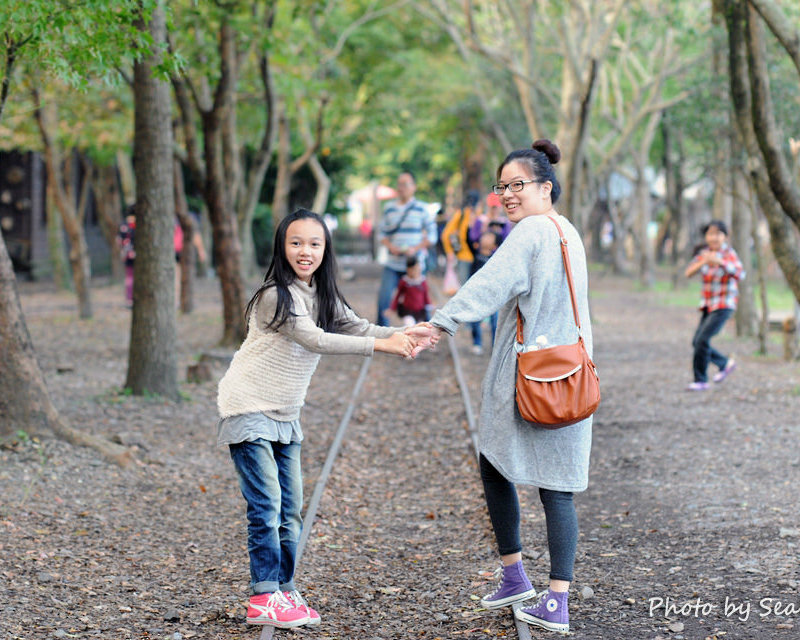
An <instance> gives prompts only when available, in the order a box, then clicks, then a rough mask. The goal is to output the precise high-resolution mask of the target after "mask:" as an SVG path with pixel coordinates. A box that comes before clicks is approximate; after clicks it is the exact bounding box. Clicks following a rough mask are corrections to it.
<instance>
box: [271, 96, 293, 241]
mask: <svg viewBox="0 0 800 640" xmlns="http://www.w3.org/2000/svg"><path fill="white" fill-rule="evenodd" d="M277 108H278V148H277V152H278V153H277V165H278V166H277V170H278V173H277V176H276V178H275V190H274V191H273V193H272V219H273V221H274V224H275V227H277V226H278V224H279V223H280V221H281V220H283V219H284V218H285V217H286V216H287V215H288V214H289V190H290V188H291V186H292V169H291V163H292V144H291V138H290V133H289V117H288V116H287V115H286V108H285V106H284V103H283V101H282V100H280V101H278V105H277Z"/></svg>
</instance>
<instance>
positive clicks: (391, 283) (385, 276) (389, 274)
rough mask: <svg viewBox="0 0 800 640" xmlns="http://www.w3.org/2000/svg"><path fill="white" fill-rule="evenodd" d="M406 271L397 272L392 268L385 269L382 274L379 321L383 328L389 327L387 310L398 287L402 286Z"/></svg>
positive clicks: (379, 291) (379, 290)
mask: <svg viewBox="0 0 800 640" xmlns="http://www.w3.org/2000/svg"><path fill="white" fill-rule="evenodd" d="M405 273H406V272H405V271H395V270H394V269H391V268H390V267H384V268H383V273H382V274H381V286H380V289H378V321H377V324H379V325H380V326H382V327H388V326H389V320H388V319H387V318H386V310H387V309H388V308H389V305H390V304H392V296H393V295H394V292H395V290H396V289H397V285H398V284H400V278H402V277H403V276H404V275H405Z"/></svg>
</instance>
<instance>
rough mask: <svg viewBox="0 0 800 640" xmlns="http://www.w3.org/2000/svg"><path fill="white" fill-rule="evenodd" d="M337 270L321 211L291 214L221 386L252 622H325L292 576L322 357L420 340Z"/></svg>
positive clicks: (406, 352) (222, 427) (399, 348)
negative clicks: (366, 310)
mask: <svg viewBox="0 0 800 640" xmlns="http://www.w3.org/2000/svg"><path fill="white" fill-rule="evenodd" d="M335 274H336V259H335V257H334V254H333V245H332V244H331V235H330V231H328V228H327V227H326V226H325V224H324V222H323V220H322V218H321V217H320V216H319V215H317V214H316V213H313V212H311V211H307V210H305V209H298V210H297V211H295V212H294V213H292V214H291V215H289V216H287V217H286V218H284V219H283V220H282V221H281V223H280V224H279V225H278V228H277V230H276V233H275V245H274V251H273V258H272V262H271V263H270V265H269V268H268V269H267V273H266V276H265V278H264V282H263V284H262V285H261V287H260V288H259V289H258V291H256V293H255V295H254V296H253V297H252V298H251V299H250V302H249V303H248V305H247V309H246V311H245V313H246V321H247V337H246V338H245V340H244V342H243V343H242V346H241V347H240V348H239V350H238V351H237V352H236V353H235V354H234V355H233V360H232V361H231V364H230V367H229V368H228V371H227V372H226V373H225V375H224V376H223V378H222V380H221V381H220V383H219V389H218V394H217V407H218V410H219V416H220V420H219V423H218V435H217V442H218V444H220V445H227V446H228V448H229V451H230V456H231V459H232V460H233V463H234V466H235V468H236V472H237V474H238V476H239V487H240V489H241V492H242V495H243V496H244V499H245V500H246V502H247V521H248V526H247V530H248V545H247V547H248V552H249V555H250V588H251V597H250V604H249V607H248V609H247V622H248V623H251V624H262V625H272V626H275V627H280V628H290V627H297V626H301V625H315V624H319V622H320V616H319V614H318V613H317V612H316V611H315V610H314V609H312V608H310V607H309V606H308V605H307V604H306V602H305V600H304V599H303V597H302V596H301V595H300V592H299V591H298V590H297V588H296V586H295V582H294V571H295V558H296V553H297V543H298V540H299V538H300V528H301V518H300V511H301V508H302V505H303V478H302V471H301V467H300V443H301V441H302V440H303V430H302V429H301V427H300V420H299V418H300V409H301V407H302V406H303V404H304V402H305V397H306V393H307V391H308V386H309V383H310V382H311V376H312V375H313V373H314V370H315V369H316V367H317V363H318V362H319V358H320V354H323V353H329V354H356V355H363V356H371V355H372V353H373V352H374V351H383V352H385V353H393V354H396V355H400V356H405V357H409V356H412V355H413V354H414V349H415V347H417V340H416V339H415V338H414V337H413V336H412V335H410V334H408V333H403V332H402V329H395V328H390V327H378V326H376V325H373V324H370V323H369V322H368V321H367V320H364V319H362V318H359V317H358V316H357V315H356V314H355V313H354V312H353V310H352V309H351V308H350V307H349V306H348V304H347V302H346V301H345V300H344V298H343V297H342V295H341V293H340V292H339V288H338V286H337V284H336V280H335ZM407 331H409V332H412V331H413V328H410V329H407Z"/></svg>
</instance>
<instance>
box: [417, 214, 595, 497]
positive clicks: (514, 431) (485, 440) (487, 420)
mask: <svg viewBox="0 0 800 640" xmlns="http://www.w3.org/2000/svg"><path fill="white" fill-rule="evenodd" d="M556 219H557V220H558V223H559V224H560V225H561V228H562V230H563V231H564V235H565V237H566V238H567V242H568V247H569V258H570V262H571V263H572V272H573V281H574V284H575V294H576V296H577V299H578V312H579V314H580V320H581V328H582V333H583V339H584V341H585V343H586V348H587V350H588V352H589V355H591V354H592V325H591V320H590V318H589V302H588V296H587V274H586V255H585V252H584V248H583V243H582V242H581V239H580V236H579V235H578V232H577V231H576V229H575V227H573V226H572V224H571V223H570V222H569V221H568V220H567V219H566V218H564V217H563V216H560V215H559V216H557V217H556ZM517 302H519V308H520V311H521V312H522V316H523V319H524V323H525V324H524V340H525V344H526V345H529V344H533V342H534V341H535V339H536V337H537V336H541V335H544V336H546V337H547V341H548V344H550V345H559V344H569V343H573V342H575V341H576V340H577V336H578V332H577V329H576V327H575V321H574V320H573V316H572V306H571V304H570V301H569V287H568V285H567V279H566V275H565V273H564V267H563V263H562V259H561V248H560V242H559V238H558V231H557V230H556V227H555V225H554V224H553V223H552V222H551V221H550V220H549V219H548V218H547V216H544V215H534V216H528V217H526V218H523V219H522V220H520V222H518V223H517V225H516V226H515V227H514V229H512V231H511V233H510V234H509V235H508V237H507V238H506V240H505V241H504V242H503V244H502V245H500V247H499V248H498V249H497V251H496V252H495V254H494V255H493V256H492V257H491V258H490V259H489V261H488V262H487V263H486V265H485V266H484V267H483V268H482V269H480V270H479V271H478V272H477V273H475V275H473V276H472V277H471V278H470V279H469V280H468V281H467V282H466V283H465V284H464V286H462V287H461V289H459V291H458V293H456V294H455V295H454V296H453V297H452V298H451V299H450V300H449V301H448V302H447V304H445V305H444V307H442V308H441V309H439V310H438V311H437V312H436V313H435V314H434V316H433V318H432V319H431V322H432V323H433V324H434V325H436V326H437V327H440V328H442V329H443V330H444V331H446V332H447V333H449V334H451V335H452V334H453V333H455V331H456V329H457V328H458V325H459V324H462V323H464V322H475V321H479V320H482V319H483V318H486V317H488V316H490V315H491V314H493V313H494V312H495V311H498V310H499V316H498V321H497V334H496V336H495V343H494V348H493V350H492V357H491V360H490V362H489V367H488V368H487V370H486V376H485V378H484V380H483V391H482V404H481V415H480V430H479V436H480V450H481V453H483V455H484V456H485V457H486V458H487V459H488V460H489V462H491V463H492V465H494V467H495V468H496V469H497V470H498V471H499V472H500V473H502V474H503V476H505V477H506V478H507V479H508V480H510V481H511V482H514V483H520V484H530V485H534V486H537V487H542V488H544V489H553V490H556V491H583V490H584V489H586V486H587V485H588V476H589V452H590V449H591V444H592V418H591V417H590V418H587V419H586V420H583V421H581V422H578V423H576V424H574V425H571V426H568V427H564V428H562V429H556V430H549V429H544V428H542V427H537V426H536V425H534V424H532V423H530V422H526V421H525V420H523V419H522V418H521V417H520V415H519V411H518V410H517V404H516V401H515V399H514V383H515V379H516V371H517V358H516V352H515V350H514V342H515V341H516V308H517Z"/></svg>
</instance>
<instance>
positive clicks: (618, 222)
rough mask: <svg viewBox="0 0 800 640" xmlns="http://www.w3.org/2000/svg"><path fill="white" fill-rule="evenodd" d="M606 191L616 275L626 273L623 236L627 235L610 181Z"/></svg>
mask: <svg viewBox="0 0 800 640" xmlns="http://www.w3.org/2000/svg"><path fill="white" fill-rule="evenodd" d="M606 193H608V216H609V218H611V225H612V228H613V233H614V236H613V238H612V242H611V264H612V266H613V270H614V273H616V274H617V275H628V260H627V259H626V257H625V238H626V237H627V235H628V232H627V229H626V228H625V222H624V220H623V217H622V214H621V212H620V209H619V204H618V203H617V202H614V200H613V199H612V196H611V183H610V181H609V183H608V186H607V187H606Z"/></svg>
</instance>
